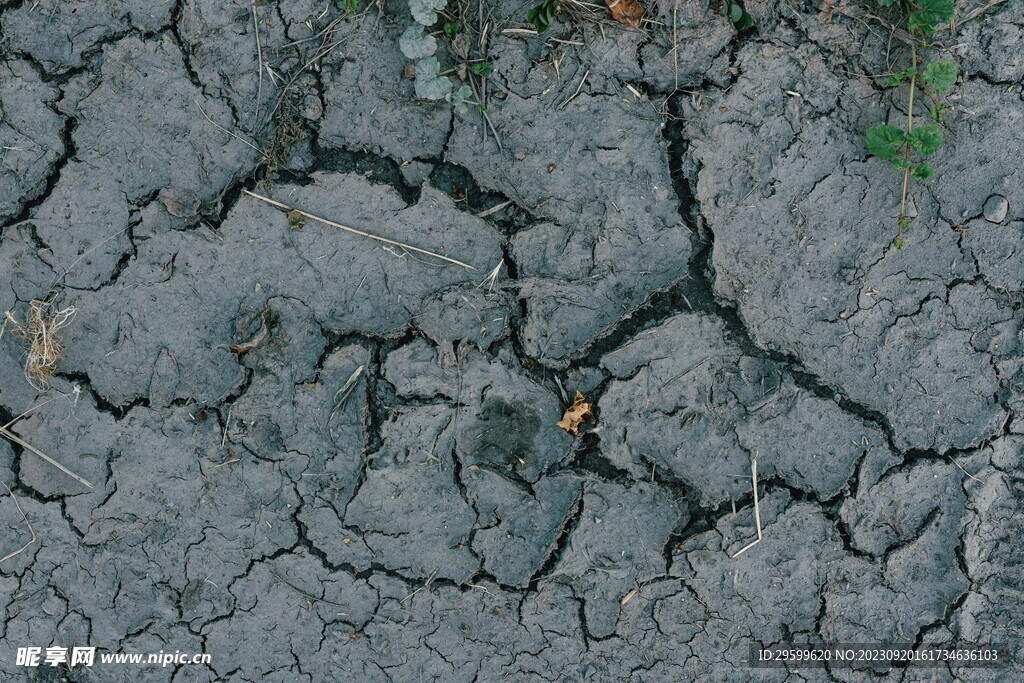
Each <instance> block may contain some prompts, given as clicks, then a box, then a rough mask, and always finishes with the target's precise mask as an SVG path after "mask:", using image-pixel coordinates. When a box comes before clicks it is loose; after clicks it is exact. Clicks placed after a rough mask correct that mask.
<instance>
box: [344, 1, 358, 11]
mask: <svg viewBox="0 0 1024 683" xmlns="http://www.w3.org/2000/svg"><path fill="white" fill-rule="evenodd" d="M358 11H359V0H345V14H355V13H356V12H358Z"/></svg>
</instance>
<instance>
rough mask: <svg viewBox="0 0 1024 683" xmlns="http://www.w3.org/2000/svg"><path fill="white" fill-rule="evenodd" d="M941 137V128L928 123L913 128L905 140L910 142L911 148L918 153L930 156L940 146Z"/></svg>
mask: <svg viewBox="0 0 1024 683" xmlns="http://www.w3.org/2000/svg"><path fill="white" fill-rule="evenodd" d="M942 138H943V136H942V129H941V128H939V127H938V126H935V125H931V124H929V125H927V126H921V127H919V128H915V129H914V130H913V131H912V132H911V133H910V137H909V138H908V139H907V142H908V143H910V147H911V149H913V150H914V151H915V152H917V153H918V154H922V155H924V156H930V155H932V154H935V152H937V151H939V147H942Z"/></svg>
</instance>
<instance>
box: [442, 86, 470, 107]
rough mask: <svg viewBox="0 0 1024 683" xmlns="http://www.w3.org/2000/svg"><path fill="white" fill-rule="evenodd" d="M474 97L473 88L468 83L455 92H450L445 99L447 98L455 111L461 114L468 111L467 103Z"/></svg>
mask: <svg viewBox="0 0 1024 683" xmlns="http://www.w3.org/2000/svg"><path fill="white" fill-rule="evenodd" d="M472 97H473V89H472V88H470V87H469V86H468V85H464V86H462V87H461V88H459V89H458V90H456V91H455V92H452V93H449V94H448V95H447V97H446V98H445V99H447V100H448V101H449V102H450V103H451V104H452V106H453V107H455V111H456V112H458V113H459V114H465V113H466V104H468V103H469V102H470V98H472Z"/></svg>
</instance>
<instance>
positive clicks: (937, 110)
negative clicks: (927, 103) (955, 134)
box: [929, 104, 946, 123]
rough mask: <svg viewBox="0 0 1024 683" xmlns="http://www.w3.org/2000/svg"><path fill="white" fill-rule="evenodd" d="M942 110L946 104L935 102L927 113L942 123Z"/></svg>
mask: <svg viewBox="0 0 1024 683" xmlns="http://www.w3.org/2000/svg"><path fill="white" fill-rule="evenodd" d="M944 111H946V105H944V104H937V105H935V106H934V107H933V108H932V110H931V111H930V112H929V113H930V114H931V116H932V120H933V121H938V122H939V123H942V112H944Z"/></svg>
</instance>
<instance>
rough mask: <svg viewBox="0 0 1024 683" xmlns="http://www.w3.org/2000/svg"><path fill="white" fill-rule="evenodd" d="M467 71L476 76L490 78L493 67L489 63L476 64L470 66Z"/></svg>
mask: <svg viewBox="0 0 1024 683" xmlns="http://www.w3.org/2000/svg"><path fill="white" fill-rule="evenodd" d="M469 70H470V72H471V73H474V74H476V75H477V76H490V75H491V72H492V71H494V67H493V66H492V65H491V63H490V62H477V63H476V64H470V65H469Z"/></svg>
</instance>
